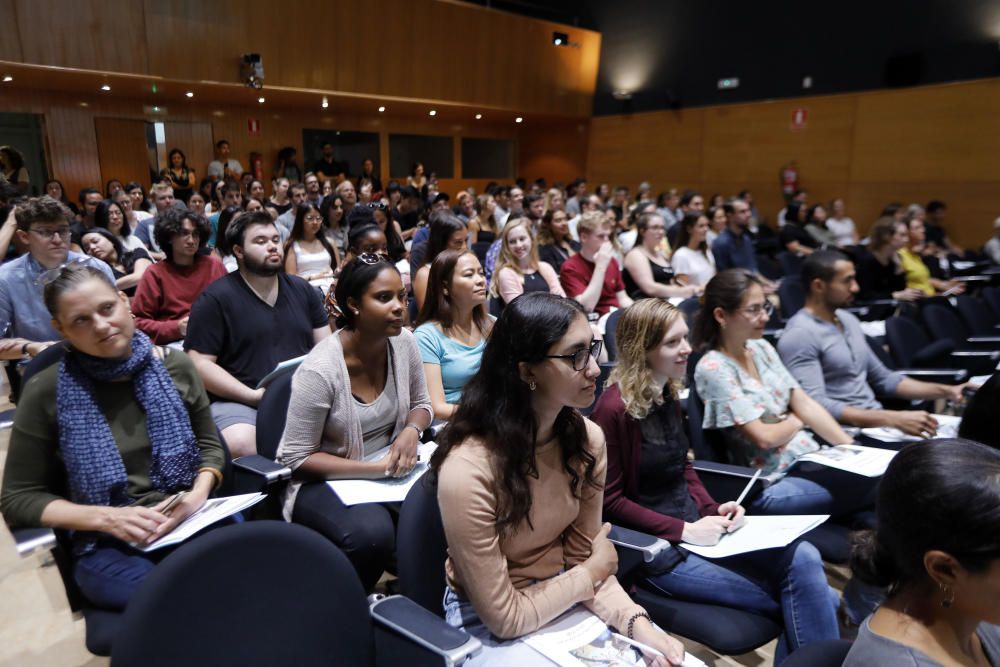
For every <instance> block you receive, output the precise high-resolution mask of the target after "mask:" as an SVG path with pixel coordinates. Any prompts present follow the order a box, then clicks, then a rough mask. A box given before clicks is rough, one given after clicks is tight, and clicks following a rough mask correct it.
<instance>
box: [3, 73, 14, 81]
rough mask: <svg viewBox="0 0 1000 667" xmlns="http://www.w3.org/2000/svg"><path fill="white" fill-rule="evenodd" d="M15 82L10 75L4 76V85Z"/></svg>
mask: <svg viewBox="0 0 1000 667" xmlns="http://www.w3.org/2000/svg"><path fill="white" fill-rule="evenodd" d="M13 80H14V77H12V76H11V75H10V74H8V75H6V76H4V78H3V82H4V83H10V82H11V81H13Z"/></svg>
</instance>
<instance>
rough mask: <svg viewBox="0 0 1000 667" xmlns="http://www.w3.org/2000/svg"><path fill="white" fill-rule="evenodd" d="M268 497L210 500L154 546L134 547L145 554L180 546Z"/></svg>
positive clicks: (248, 494) (241, 496)
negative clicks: (214, 524)
mask: <svg viewBox="0 0 1000 667" xmlns="http://www.w3.org/2000/svg"><path fill="white" fill-rule="evenodd" d="M266 497H267V494H265V493H244V494H243V495H239V496H226V497H225V498H209V499H208V500H206V501H205V504H204V505H202V506H201V509H200V510H198V511H197V512H195V513H194V514H192V515H191V516H189V517H188V518H186V519H185V520H184V521H182V522H181V523H180V525H178V526H177V527H176V528H174V529H173V530H172V531H170V532H169V533H167V534H166V535H164V536H163V537H161V538H160V539H158V540H156V541H155V542H153V543H152V544H149V545H147V546H144V547H140V546H136V545H135V544H133V545H132V546H133V547H135V548H136V549H138V550H139V551H143V552H150V551H156V550H157V549H162V548H163V547H170V546H173V545H175V544H180V543H181V542H183V541H184V540H186V539H187V538H189V537H191V536H192V535H194V534H195V533H197V532H198V531H200V530H203V529H205V528H208V527H209V526H211V525H212V524H213V523H216V522H218V521H222V520H223V519H225V518H227V517H231V516H232V515H234V514H236V513H237V512H242V511H243V510H245V509H247V508H248V507H253V506H254V505H256V504H257V503H259V502H260V501H262V500H264V498H266Z"/></svg>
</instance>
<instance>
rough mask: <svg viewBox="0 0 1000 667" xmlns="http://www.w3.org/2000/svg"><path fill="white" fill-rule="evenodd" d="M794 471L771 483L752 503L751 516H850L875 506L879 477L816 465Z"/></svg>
mask: <svg viewBox="0 0 1000 667" xmlns="http://www.w3.org/2000/svg"><path fill="white" fill-rule="evenodd" d="M816 468H818V469H812V468H811V467H809V468H806V467H803V469H796V470H794V471H793V472H792V473H790V474H788V475H786V476H785V477H782V478H781V479H780V480H779V481H777V482H775V483H774V484H771V485H770V486H768V487H767V488H766V489H764V491H763V492H761V494H760V495H758V496H757V497H756V498H755V499H754V501H753V502H752V503H750V507H749V510H750V511H751V512H752V513H753V514H830V515H832V516H833V517H840V516H845V515H850V514H853V513H855V512H859V511H861V510H868V509H872V508H873V507H875V498H876V496H877V495H878V484H879V480H880V479H881V478H880V477H874V478H873V477H864V476H862V475H855V474H853V473H849V472H846V471H843V470H837V469H836V468H829V467H826V466H819V465H818V464H817V465H816Z"/></svg>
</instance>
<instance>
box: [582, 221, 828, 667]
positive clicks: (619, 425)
mask: <svg viewBox="0 0 1000 667" xmlns="http://www.w3.org/2000/svg"><path fill="white" fill-rule="evenodd" d="M692 217H695V216H694V215H691V216H686V218H685V219H687V218H692ZM701 219H702V220H704V219H705V217H704V216H701ZM687 335H688V328H687V325H686V324H685V323H684V317H683V316H682V314H681V312H680V311H679V310H677V309H676V308H674V307H673V306H671V305H670V304H668V303H667V302H665V301H663V300H660V299H644V300H642V301H638V302H636V303H635V304H633V305H632V306H630V307H629V308H627V309H626V310H625V312H624V313H623V314H622V317H621V319H620V320H618V328H617V336H616V343H617V347H618V365H617V366H616V367H615V368H614V370H612V371H611V376H610V377H609V378H608V385H609V386H608V387H607V389H605V390H604V392H603V393H602V394H601V396H600V398H598V400H597V405H596V406H595V408H594V412H593V415H592V418H593V420H594V422H596V423H597V425H598V426H600V427H601V428H602V430H603V431H604V436H605V438H607V456H608V473H607V480H606V481H605V488H604V518H605V519H606V520H608V521H612V522H614V523H615V524H616V525H621V526H625V527H628V528H633V529H635V530H640V531H642V532H644V533H648V534H650V535H655V536H657V537H659V538H662V539H665V540H669V541H671V542H674V543H677V542H681V541H684V542H687V543H689V544H704V545H713V544H716V543H718V541H719V540H720V539H722V538H723V537H724V536H725V535H726V534H727V533H731V532H734V531H735V530H737V529H739V528H740V526H741V524H742V523H743V514H744V508H743V507H741V506H740V505H738V504H737V503H736V502H735V501H732V500H729V501H728V502H724V503H722V504H720V503H719V502H718V501H716V500H714V499H713V498H712V496H711V495H710V494H709V492H708V491H707V490H706V489H705V487H704V486H703V485H702V483H701V481H700V480H699V479H698V473H697V472H695V470H694V468H693V467H692V466H691V462H690V461H689V460H688V449H689V445H688V441H687V437H686V436H685V435H684V426H683V423H682V417H681V406H680V400H679V398H678V390H679V389H680V387H681V386H683V382H684V379H685V376H686V372H687V360H688V355H689V354H690V353H691V346H690V345H688V342H687ZM668 558H669V559H670V560H667V559H668ZM653 567H654V568H655V570H656V572H657V574H655V575H654V576H651V577H650V578H649V579H648V582H649V583H650V584H652V585H653V586H654V587H655V588H656V589H659V590H661V591H663V592H664V593H665V594H666V595H668V596H670V597H672V598H679V599H682V600H690V601H692V602H702V603H710V604H720V605H724V606H728V607H735V608H738V609H744V610H749V611H753V612H756V613H758V614H761V615H762V616H769V617H778V618H781V619H782V622H783V624H784V627H785V631H784V633H783V634H782V635H781V639H780V641H779V643H778V649H777V651H776V653H775V663H776V664H780V662H781V660H782V658H783V657H784V656H785V655H787V654H788V653H789V652H791V651H794V650H795V649H797V648H799V647H800V646H802V645H804V644H808V643H809V642H812V641H816V640H820V639H836V638H837V637H838V628H837V617H836V612H837V607H838V604H839V595H838V594H837V593H836V592H835V591H834V590H833V589H831V588H830V587H829V586H828V585H827V583H826V575H825V574H824V572H823V562H822V559H821V558H820V555H819V552H818V551H817V550H816V548H815V547H814V546H813V545H811V544H809V543H808V542H800V541H797V542H793V543H792V544H791V545H790V546H788V547H786V548H784V549H781V550H766V551H757V552H752V553H749V554H743V555H740V556H734V557H732V558H726V559H723V560H718V561H716V560H708V559H705V558H702V557H700V556H698V555H696V554H693V553H689V554H687V555H686V556H685V557H680V558H678V557H677V552H676V551H671V552H668V555H665V556H664V557H662V558H661V562H660V563H655V564H654V565H653Z"/></svg>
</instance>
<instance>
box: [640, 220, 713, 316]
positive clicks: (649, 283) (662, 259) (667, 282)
mask: <svg viewBox="0 0 1000 667" xmlns="http://www.w3.org/2000/svg"><path fill="white" fill-rule="evenodd" d="M691 215H701V217H704V214H696V213H693V214H691ZM685 217H686V216H685ZM665 231H666V223H665V222H664V221H663V218H661V217H660V216H659V214H658V213H644V214H643V215H642V216H640V217H639V221H638V222H637V223H636V232H637V237H636V244H635V247H634V248H632V249H631V250H629V252H628V254H627V255H625V273H624V275H623V278H624V279H625V290H626V291H627V292H628V295H629V296H630V297H631V298H633V299H648V298H650V297H660V298H664V299H666V298H671V297H680V298H687V297H691V296H698V295H699V294H701V291H702V287H701V286H700V285H698V284H690V285H689V284H681V283H680V282H678V281H677V279H676V277H675V275H674V269H673V268H672V267H671V266H670V260H668V259H667V256H666V255H665V254H664V253H663V251H662V250H660V244H661V243H662V242H663V237H664V233H665Z"/></svg>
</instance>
